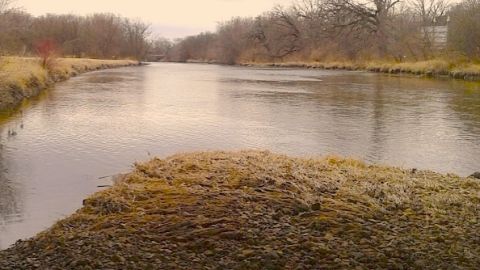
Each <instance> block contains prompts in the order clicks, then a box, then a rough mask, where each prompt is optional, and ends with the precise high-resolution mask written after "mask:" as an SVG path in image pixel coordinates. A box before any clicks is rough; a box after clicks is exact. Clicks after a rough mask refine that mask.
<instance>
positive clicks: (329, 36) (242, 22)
mask: <svg viewBox="0 0 480 270" xmlns="http://www.w3.org/2000/svg"><path fill="white" fill-rule="evenodd" d="M479 14H480V1H479V0H464V1H463V2H460V3H458V4H456V5H452V4H450V3H449V2H448V0H410V1H402V0H367V1H359V0H302V1H296V2H295V3H294V4H293V5H292V6H290V7H287V8H285V7H280V6H278V7H276V8H275V9H273V10H272V11H269V12H266V13H265V14H262V15H260V16H258V17H256V18H234V19H232V20H230V21H227V22H224V23H221V24H219V26H218V29H217V31H216V32H214V33H202V34H200V35H197V36H190V37H186V38H184V39H182V40H178V41H176V42H174V43H168V42H165V40H161V42H158V43H155V44H154V45H155V46H154V47H153V51H156V52H158V54H163V55H166V58H165V59H166V60H170V61H179V62H185V61H203V62H213V63H225V64H245V63H249V64H259V63H260V64H261V63H273V64H275V65H277V64H279V63H280V64H282V63H308V64H309V65H317V66H322V65H332V63H352V65H354V66H355V67H358V68H365V67H367V66H371V65H372V63H375V64H374V68H372V70H375V69H383V68H382V65H387V66H389V68H388V70H390V69H391V68H390V67H392V68H393V69H397V68H400V69H404V70H407V71H408V72H411V73H416V72H417V71H422V72H423V73H429V72H431V71H433V73H436V70H438V68H439V67H438V66H437V64H438V63H441V64H442V65H443V64H444V63H445V66H442V67H440V69H441V72H438V73H441V74H457V75H458V72H456V71H458V70H459V69H460V70H464V69H465V71H466V73H469V74H470V73H471V72H472V71H473V72H474V73H475V74H476V75H477V76H478V75H480V73H479V72H478V61H479V60H480V47H479V45H478V44H480V39H479V38H480V25H479V22H480V17H479V16H480V15H479ZM447 27H448V32H447ZM442 31H444V32H442ZM447 37H448V38H447ZM417 62H420V63H417ZM425 65H428V66H425ZM347 66H348V64H347ZM464 77H465V76H464Z"/></svg>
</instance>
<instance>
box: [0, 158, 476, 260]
mask: <svg viewBox="0 0 480 270" xmlns="http://www.w3.org/2000/svg"><path fill="white" fill-rule="evenodd" d="M479 254H480V181H478V180H475V179H473V178H461V177H458V176H454V175H440V174H437V173H433V172H428V171H416V170H402V169H398V168H392V167H383V166H372V165H367V164H365V163H362V162H359V161H355V160H349V159H341V158H335V157H327V158H322V159H297V158H289V157H286V156H281V155H275V154H271V153H268V152H236V153H224V152H217V153H194V154H182V155H176V156H173V157H170V158H167V159H165V160H161V159H154V160H152V161H150V162H147V163H144V164H137V165H136V168H135V170H134V171H133V172H132V173H130V174H128V175H126V176H124V177H122V180H120V181H118V183H117V184H116V185H115V186H114V187H112V188H110V189H108V190H106V191H102V192H99V193H97V194H95V195H94V196H92V197H90V198H89V199H87V200H85V202H84V207H83V208H82V209H80V210H79V211H78V212H77V213H75V214H74V215H72V216H71V217H69V218H67V219H64V220H62V221H59V222H58V223H57V224H56V225H55V226H53V227H52V228H51V229H49V230H48V231H45V232H43V233H41V234H39V235H38V236H36V237H35V238H33V239H31V240H28V241H24V242H19V243H17V244H16V245H15V246H13V247H12V248H10V249H9V250H6V251H2V252H0V261H1V262H2V263H1V264H0V269H35V268H37V269H107V268H108V269H339V268H343V269H478V265H480V256H479Z"/></svg>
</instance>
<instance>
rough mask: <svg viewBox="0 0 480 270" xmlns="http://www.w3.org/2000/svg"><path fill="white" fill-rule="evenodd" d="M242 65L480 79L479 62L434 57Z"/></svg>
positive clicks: (249, 63) (251, 63)
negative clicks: (430, 58) (408, 59)
mask: <svg viewBox="0 0 480 270" xmlns="http://www.w3.org/2000/svg"><path fill="white" fill-rule="evenodd" d="M242 65H247V66H249V65H251V66H265V67H285V68H289V67H300V68H318V69H341V70H364V71H372V72H380V73H391V74H402V73H403V74H414V75H423V76H431V77H438V76H449V77H452V78H456V79H464V80H480V64H477V63H473V62H456V61H448V60H443V59H434V60H428V61H418V62H404V63H395V62H385V61H367V62H363V61H361V62H352V61H330V62H279V63H262V62H245V63H242Z"/></svg>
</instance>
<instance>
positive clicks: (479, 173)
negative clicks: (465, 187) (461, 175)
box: [470, 172, 480, 179]
mask: <svg viewBox="0 0 480 270" xmlns="http://www.w3.org/2000/svg"><path fill="white" fill-rule="evenodd" d="M470 177H471V178H476V179H480V172H475V173H473V174H472V175H470Z"/></svg>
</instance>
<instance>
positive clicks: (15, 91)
mask: <svg viewBox="0 0 480 270" xmlns="http://www.w3.org/2000/svg"><path fill="white" fill-rule="evenodd" d="M132 65H139V63H138V62H137V61H130V60H95V59H71V58H62V59H58V60H57V61H56V62H55V64H54V65H53V68H52V70H49V71H47V70H45V69H43V68H42V67H41V65H40V61H39V60H38V59H35V58H18V57H5V58H0V111H6V110H10V109H13V108H15V107H17V106H18V105H19V104H20V103H21V102H22V101H23V100H24V99H25V98H29V97H34V96H36V95H38V94H39V93H40V92H41V91H42V90H44V89H46V88H48V87H50V86H52V85H53V84H54V83H56V82H60V81H64V80H67V79H69V78H70V77H72V76H76V75H78V74H81V73H85V72H89V71H94V70H100V69H108V68H116V67H124V66H132Z"/></svg>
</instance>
